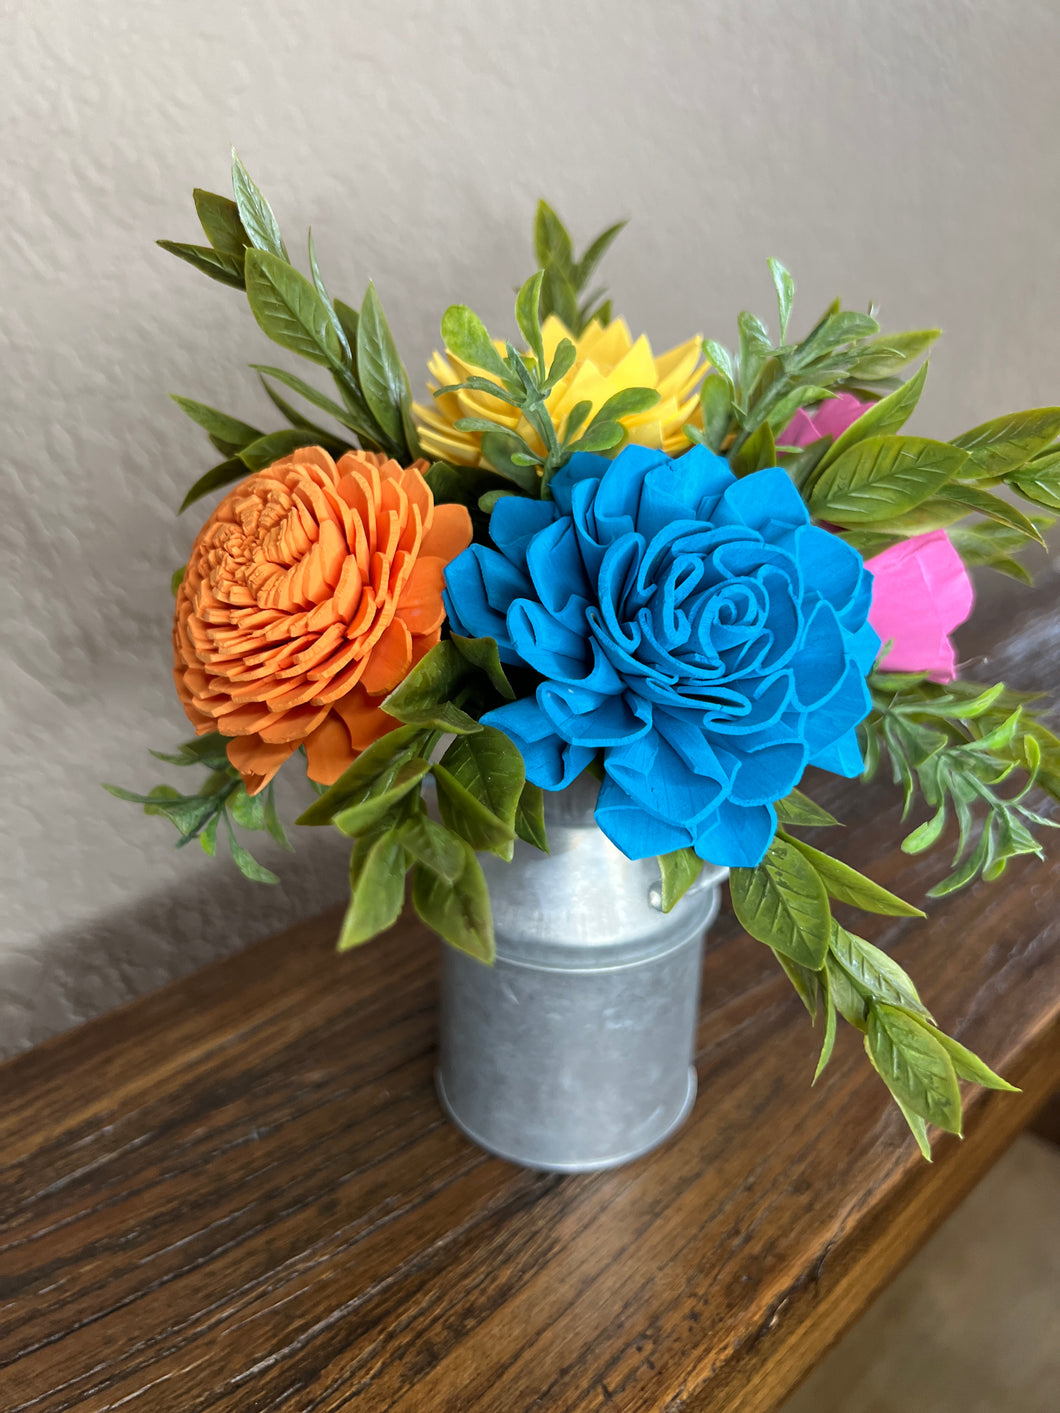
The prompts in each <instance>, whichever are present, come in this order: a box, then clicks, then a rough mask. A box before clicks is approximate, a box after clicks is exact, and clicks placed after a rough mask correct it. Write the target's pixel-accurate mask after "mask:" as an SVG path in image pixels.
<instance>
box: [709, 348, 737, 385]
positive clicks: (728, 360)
mask: <svg viewBox="0 0 1060 1413" xmlns="http://www.w3.org/2000/svg"><path fill="white" fill-rule="evenodd" d="M703 353H704V356H705V357H706V360H707V362H708V363H709V364H710V365H711V367H712V368H716V369H717V370H718V372H719V373H721V374H722V375H723V376H724V377H726V378H728V380H729V386H730V387H735V385H736V364H735V362H734V361H733V356H732V354H731V353H730V352H729V350H728V349H727V348H726V347H725V346H724V344H720V343H716V342H715V341H714V339H704V340H703Z"/></svg>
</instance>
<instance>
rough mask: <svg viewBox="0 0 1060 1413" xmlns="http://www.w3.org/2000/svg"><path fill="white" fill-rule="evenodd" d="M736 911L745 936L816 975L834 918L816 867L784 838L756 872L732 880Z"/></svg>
mask: <svg viewBox="0 0 1060 1413" xmlns="http://www.w3.org/2000/svg"><path fill="white" fill-rule="evenodd" d="M729 891H730V894H731V896H732V905H733V910H734V912H735V913H736V916H737V918H738V919H739V922H740V925H741V926H742V927H743V928H744V930H745V931H746V932H749V933H750V935H751V936H752V937H754V938H756V939H757V940H758V941H759V942H764V943H765V944H766V946H768V947H772V948H773V949H774V950H775V951H778V952H783V953H784V955H785V956H786V957H790V958H791V959H792V960H793V961H796V962H798V963H800V965H802V966H805V967H809V968H810V969H811V970H812V971H817V970H819V968H820V967H821V965H822V964H823V962H824V959H825V956H826V955H827V953H828V939H829V935H830V931H831V914H830V912H829V909H828V895H827V894H826V892H825V889H824V884H823V883H822V882H821V879H820V877H819V876H818V874H817V872H816V870H815V869H813V868H812V867H811V866H810V864H809V863H807V861H806V860H805V859H804V858H803V857H802V855H801V854H800V853H799V851H798V850H797V849H796V848H794V847H793V846H792V845H791V844H790V843H788V842H787V841H785V840H783V839H774V841H773V843H772V844H770V846H769V849H768V850H767V852H766V856H765V858H764V859H763V860H762V862H761V863H760V864H759V865H758V867H757V868H735V869H733V870H732V873H731V874H730V876H729Z"/></svg>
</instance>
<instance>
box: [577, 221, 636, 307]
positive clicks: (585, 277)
mask: <svg viewBox="0 0 1060 1413" xmlns="http://www.w3.org/2000/svg"><path fill="white" fill-rule="evenodd" d="M627 224H628V223H627V222H626V221H616V222H615V224H614V225H613V226H608V228H607V230H606V231H601V232H600V234H599V235H598V236H597V237H596V239H595V240H594V241H593V242H592V243H591V244H590V245H589V246H587V247H586V250H585V254H584V255H583V256H582V258H581V259H580V260H579V261H578V262H577V264H576V265H575V266H574V270H573V275H574V283H575V285H576V286H577V288H578V289H584V288H585V286H586V285H587V284H588V283H589V281H590V280H591V279H592V277H593V275H594V274H595V273H596V268H597V266H598V265H599V264H600V261H601V260H602V259H603V258H604V256H605V255H606V254H607V251H608V249H609V248H610V245H611V242H612V241H613V240H614V238H615V237H616V236H617V235H618V233H619V231H622V230H624V229H625V227H626V225H627ZM603 322H604V323H605V324H607V323H609V322H610V320H608V319H605V320H604V321H603Z"/></svg>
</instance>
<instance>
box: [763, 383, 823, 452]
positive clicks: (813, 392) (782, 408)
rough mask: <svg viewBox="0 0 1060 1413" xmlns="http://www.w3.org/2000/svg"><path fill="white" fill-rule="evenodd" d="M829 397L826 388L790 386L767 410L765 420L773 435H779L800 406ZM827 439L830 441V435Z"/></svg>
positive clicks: (785, 428) (819, 401)
mask: <svg viewBox="0 0 1060 1413" xmlns="http://www.w3.org/2000/svg"><path fill="white" fill-rule="evenodd" d="M830 397H831V393H830V392H829V391H828V389H827V388H818V387H814V386H813V385H810V386H808V387H799V388H792V390H791V392H789V393H788V394H787V395H786V396H785V397H782V398H781V399H780V401H779V402H778V403H777V404H776V406H775V407H772V408H770V410H769V416H768V418H767V420H768V422H769V427H770V430H771V431H772V433H773V436H774V437H775V438H776V437H779V436H780V435H781V434H782V433H783V432H785V431H786V430H787V426H788V423H789V422H790V421H791V419H792V418H793V417H794V416H795V414H796V412H798V410H799V408H800V407H808V406H809V405H810V404H811V403H821V402H826V401H827V400H828V399H829V398H830ZM828 440H829V441H831V437H829V439H828ZM811 445H813V443H811ZM826 450H827V449H826ZM822 459H823V458H822Z"/></svg>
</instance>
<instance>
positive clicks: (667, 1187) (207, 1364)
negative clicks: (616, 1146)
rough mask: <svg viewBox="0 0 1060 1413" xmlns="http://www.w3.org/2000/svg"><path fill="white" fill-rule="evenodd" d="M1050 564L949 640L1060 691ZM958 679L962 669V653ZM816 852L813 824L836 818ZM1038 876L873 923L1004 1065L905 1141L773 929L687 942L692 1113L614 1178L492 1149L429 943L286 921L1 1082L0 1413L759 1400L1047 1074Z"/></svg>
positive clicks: (919, 1235)
mask: <svg viewBox="0 0 1060 1413" xmlns="http://www.w3.org/2000/svg"><path fill="white" fill-rule="evenodd" d="M1056 594H1057V578H1056V576H1055V575H1046V576H1044V583H1043V586H1042V589H1041V590H1040V591H1038V592H1036V593H1035V594H1034V595H1027V594H1026V593H1025V592H1023V591H1017V594H1016V596H1012V595H1010V594H1008V593H1006V592H1004V591H1002V592H998V591H997V590H996V589H995V590H994V592H993V594H992V596H991V598H990V600H989V603H988V611H987V612H985V613H982V614H981V615H980V616H979V618H978V619H977V624H976V627H975V634H974V635H967V636H966V637H965V639H964V640H963V647H964V650H965V652H966V653H968V654H970V655H975V654H979V653H983V652H986V651H988V650H989V649H990V646H991V642H992V641H993V640H995V639H1000V637H1001V636H1002V630H1001V625H1004V635H1005V643H1006V646H1005V648H1004V650H1003V651H1001V652H995V653H994V661H992V663H991V665H990V667H989V668H988V669H987V671H988V672H996V673H997V674H998V675H1006V676H1007V677H1008V678H1009V680H1010V681H1011V682H1012V684H1013V685H1021V686H1035V685H1047V684H1051V685H1053V686H1054V687H1055V686H1056V685H1057V684H1058V683H1060V646H1058V643H1057V638H1056V635H1055V633H1054V632H1053V630H1052V626H1051V605H1052V604H1054V603H1055V602H1056V601H1057V598H1056ZM970 675H976V674H975V673H974V672H973V673H972V674H970ZM821 798H822V802H823V803H826V804H829V805H830V806H831V807H832V808H838V809H839V810H840V811H842V810H843V809H844V806H845V813H846V817H847V818H848V819H852V818H853V816H854V812H855V811H857V814H858V816H859V818H858V821H857V822H856V823H854V824H852V827H850V828H849V829H848V830H847V831H846V832H845V834H844V837H843V848H842V852H843V853H844V854H845V856H846V857H847V858H848V859H850V860H851V861H853V862H856V863H858V864H859V865H861V866H863V867H865V868H867V869H868V871H870V872H871V873H872V874H873V875H874V876H875V877H877V878H878V879H879V880H880V881H881V882H882V883H884V884H885V885H888V886H890V887H893V888H897V889H898V890H899V891H901V892H903V893H904V894H905V895H906V896H909V897H912V898H914V899H916V898H919V897H922V895H923V892H924V890H925V889H926V887H927V886H929V883H930V882H931V881H932V880H933V879H934V878H937V877H939V876H940V873H941V870H942V868H944V866H945V865H944V861H943V860H940V859H936V860H933V861H932V860H927V861H925V860H923V859H921V860H917V861H913V860H910V859H907V858H905V857H904V856H903V855H902V854H901V853H900V852H899V850H898V847H897V839H898V828H897V809H896V807H895V803H894V796H893V794H892V792H891V791H890V790H889V789H888V788H885V787H884V786H882V785H881V786H879V787H874V788H873V789H871V790H869V791H861V792H859V791H857V790H856V789H854V788H852V787H850V786H847V785H836V784H832V785H830V786H829V788H828V790H827V792H826V793H824V794H823V795H821ZM832 837H833V838H834V836H832ZM1058 881H1060V849H1056V848H1054V850H1053V862H1052V863H1051V864H1036V863H1034V862H1033V861H1030V862H1027V863H1024V864H1021V865H1019V866H1016V867H1013V868H1011V869H1010V872H1009V873H1008V874H1007V875H1006V876H1005V879H1004V880H1003V881H1002V882H1001V883H999V884H995V885H993V886H980V887H977V888H975V889H973V890H971V891H970V892H966V893H963V894H959V895H958V896H957V897H956V898H954V899H951V900H949V901H947V902H946V903H944V904H939V905H934V906H932V907H931V917H930V921H929V922H927V923H917V922H915V921H914V922H911V923H907V922H904V921H900V920H890V921H887V920H881V925H880V926H879V927H878V928H877V929H876V930H875V931H874V932H871V933H870V935H871V936H872V937H873V939H874V940H876V941H877V942H881V943H883V944H884V945H886V946H887V947H888V948H890V949H892V950H893V952H894V955H895V956H896V957H897V959H898V960H899V961H900V962H901V963H902V964H903V965H905V966H907V967H908V968H909V969H910V970H911V971H912V973H913V975H914V977H915V978H916V980H917V981H918V982H919V984H920V990H921V993H922V994H923V996H924V998H925V1000H926V1001H927V1003H928V1004H929V1005H930V1006H932V1007H933V1008H934V1009H936V1011H937V1012H938V1016H939V1021H940V1024H942V1025H943V1026H945V1027H946V1028H947V1029H949V1030H950V1031H951V1032H952V1033H954V1034H955V1035H957V1036H958V1037H959V1038H960V1039H962V1040H963V1041H965V1042H966V1043H968V1044H971V1045H972V1046H973V1047H974V1048H976V1049H978V1050H979V1051H981V1053H983V1055H984V1056H985V1057H986V1058H987V1059H988V1060H989V1061H990V1062H991V1063H992V1064H994V1065H995V1066H996V1067H997V1068H999V1069H1000V1070H1001V1071H1002V1072H1003V1073H1004V1074H1006V1075H1007V1076H1008V1077H1009V1078H1010V1079H1011V1080H1013V1081H1014V1082H1015V1083H1017V1084H1020V1085H1022V1086H1023V1092H1022V1093H1021V1094H1019V1095H1004V1094H985V1093H984V1092H983V1091H980V1090H976V1091H973V1092H972V1095H971V1098H970V1103H969V1106H968V1114H967V1137H966V1138H965V1140H964V1142H963V1143H961V1142H958V1141H957V1140H955V1139H950V1138H941V1139H940V1141H939V1142H938V1143H937V1145H936V1155H935V1163H934V1165H933V1166H929V1165H928V1164H926V1163H924V1162H922V1161H921V1159H920V1158H919V1157H918V1155H917V1153H916V1150H915V1148H914V1146H913V1143H912V1141H911V1139H910V1138H909V1137H908V1136H907V1135H906V1134H905V1132H904V1131H903V1125H902V1123H901V1120H900V1119H899V1117H898V1115H897V1114H896V1112H895V1111H894V1109H893V1108H892V1107H891V1105H890V1103H889V1100H888V1099H887V1096H886V1094H885V1091H884V1089H883V1086H882V1085H881V1084H880V1082H879V1081H878V1080H877V1079H876V1078H875V1076H874V1075H873V1074H872V1073H871V1072H870V1070H869V1067H868V1064H867V1062H866V1061H865V1059H864V1057H863V1056H862V1055H861V1054H860V1053H859V1038H858V1037H857V1036H855V1035H853V1034H852V1033H849V1032H848V1033H846V1034H843V1033H841V1035H840V1040H839V1043H838V1045H837V1047H836V1056H835V1058H834V1059H833V1062H832V1065H831V1067H830V1068H829V1069H828V1071H827V1072H826V1074H825V1076H824V1078H823V1079H822V1080H821V1081H820V1082H819V1083H818V1085H817V1087H816V1089H815V1090H813V1091H812V1092H811V1089H810V1084H809V1081H810V1076H811V1074H812V1072H813V1067H814V1062H815V1057H816V1047H817V1044H818V1037H816V1036H815V1035H814V1034H813V1033H812V1031H811V1030H810V1027H809V1023H808V1020H807V1017H806V1015H805V1013H804V1011H803V1009H802V1006H801V1004H800V1003H799V1001H798V1000H797V999H796V998H795V996H794V994H793V993H792V991H791V989H790V987H789V985H788V983H787V981H786V980H785V979H784V977H783V976H781V975H780V974H779V973H778V972H777V970H776V967H775V964H774V963H773V961H772V959H771V957H770V956H769V954H768V953H767V952H766V950H765V949H764V948H762V947H760V946H759V945H758V944H756V943H754V942H752V941H750V940H749V939H748V938H747V937H745V936H744V935H743V934H742V933H741V932H740V931H739V929H738V928H737V927H736V926H735V924H734V922H733V920H732V918H731V916H725V917H724V918H723V920H722V921H721V922H719V924H718V925H717V927H716V929H715V931H713V932H712V934H711V940H710V945H709V947H708V951H707V956H706V961H705V969H704V985H703V995H704V1005H703V1016H702V1024H701V1028H700V1035H699V1047H698V1054H697V1062H698V1067H699V1077H700V1093H699V1099H698V1102H697V1104H696V1107H695V1110H694V1112H693V1114H692V1117H691V1119H690V1121H689V1123H688V1124H687V1126H686V1127H685V1129H684V1130H683V1131H682V1132H681V1133H680V1134H679V1135H678V1136H677V1137H676V1138H674V1139H673V1140H671V1141H670V1142H669V1143H668V1144H667V1145H666V1146H665V1147H664V1148H663V1149H662V1150H661V1151H659V1152H656V1153H654V1154H652V1155H650V1156H649V1157H647V1158H644V1159H641V1160H640V1161H639V1162H636V1163H634V1164H632V1165H631V1166H629V1167H627V1168H624V1169H621V1170H619V1171H617V1172H612V1173H607V1174H603V1175H596V1176H585V1177H556V1176H548V1175H541V1174H534V1173H529V1172H523V1171H520V1170H519V1169H518V1168H514V1167H512V1166H510V1165H508V1164H507V1163H503V1162H500V1161H498V1160H495V1159H492V1158H489V1157H487V1156H486V1155H485V1154H483V1153H481V1152H480V1151H479V1150H478V1149H476V1148H474V1147H473V1146H472V1145H471V1144H470V1143H468V1142H466V1141H465V1140H464V1139H463V1138H462V1137H461V1136H460V1134H459V1133H457V1131H456V1130H455V1129H454V1128H452V1127H451V1126H450V1125H449V1124H448V1123H446V1121H445V1120H444V1119H443V1117H442V1115H441V1112H440V1111H439V1108H438V1105H437V1103H436V1101H435V1098H434V1093H433V1089H432V1083H431V1075H432V1067H433V1049H434V1031H435V985H436V952H435V946H434V944H433V943H432V942H431V941H430V939H429V938H428V937H427V936H425V935H424V933H423V932H422V930H421V929H420V928H419V926H418V925H417V924H416V923H415V922H413V921H403V922H402V923H400V924H399V925H398V926H397V927H396V928H395V929H394V930H393V932H392V933H391V934H390V935H389V936H387V937H386V938H384V939H382V940H380V941H378V942H376V943H375V944H373V945H372V946H370V947H366V948H364V949H362V950H361V951H360V952H358V953H355V954H353V955H350V956H346V957H343V958H339V957H337V956H336V955H335V954H334V953H333V951H332V940H333V937H334V934H335V928H336V918H335V917H334V916H329V917H325V918H321V919H319V920H317V921H314V922H309V923H306V924H305V925H303V926H300V927H296V928H294V929H292V930H291V931H289V932H287V933H284V934H283V935H281V936H279V937H274V938H270V939H268V940H266V941H264V942H261V943H259V944H258V945H256V946H253V947H250V948H248V949H247V950H246V951H244V952H243V953H241V954H240V955H237V956H234V957H232V958H230V959H229V960H227V961H224V962H221V963H219V964H217V965H215V966H212V967H210V968H208V969H207V970H205V971H203V972H200V973H199V974H198V975H196V976H193V977H191V978H189V979H188V980H185V981H181V982H178V983H176V984H174V985H172V986H169V987H167V988H166V989H165V990H163V991H161V992H158V993H157V994H155V995H153V996H149V997H147V998H145V999H143V1000H141V1001H138V1002H136V1003H134V1004H133V1005H131V1006H127V1007H126V1008H125V1009H124V1010H122V1011H119V1012H117V1013H116V1014H113V1015H111V1016H107V1017H104V1018H102V1019H100V1020H97V1021H94V1022H92V1023H91V1024H89V1025H86V1026H84V1027H82V1028H81V1029H79V1030H76V1031H74V1032H72V1033H70V1034H67V1035H64V1036H60V1037H58V1038H57V1039H55V1040H53V1041H51V1042H49V1043H48V1044H46V1045H43V1046H41V1047H39V1048H38V1049H37V1050H35V1051H32V1052H30V1053H28V1054H26V1055H24V1056H22V1057H20V1058H18V1059H16V1060H14V1061H12V1062H10V1063H9V1064H7V1065H6V1066H4V1067H2V1068H0V1170H2V1187H0V1190H2V1193H3V1206H2V1209H0V1216H2V1218H3V1224H2V1226H0V1408H2V1409H3V1413H30V1410H32V1413H59V1410H60V1409H77V1410H79V1413H102V1410H104V1409H108V1410H110V1409H119V1408H120V1409H122V1410H132V1413H140V1410H143V1413H170V1410H172V1411H173V1413H207V1410H209V1413H228V1411H229V1410H241V1411H242V1410H255V1413H264V1410H278V1409H284V1410H292V1413H311V1410H312V1413H325V1410H335V1409H346V1408H356V1409H358V1410H363V1413H383V1410H394V1413H526V1410H531V1409H536V1410H544V1411H545V1413H595V1410H619V1413H641V1410H660V1413H661V1411H662V1410H665V1413H678V1410H680V1413H692V1410H725V1413H741V1411H742V1410H757V1413H762V1410H769V1409H773V1408H775V1407H776V1406H777V1404H778V1403H779V1402H780V1401H781V1400H782V1399H783V1398H784V1396H785V1395H786V1394H787V1393H789V1392H790V1391H791V1390H792V1389H793V1388H794V1387H795V1385H796V1384H797V1383H798V1382H799V1380H800V1379H801V1378H802V1377H803V1376H804V1374H806V1373H807V1372H808V1370H809V1369H810V1368H811V1367H812V1366H813V1365H814V1363H815V1362H816V1361H817V1360H818V1358H819V1357H820V1355H821V1354H822V1353H823V1351H824V1350H825V1349H827V1347H828V1346H829V1345H830V1344H831V1343H832V1342H833V1341H834V1340H835V1339H836V1338H837V1337H838V1336H839V1335H840V1334H841V1333H842V1332H843V1331H844V1330H845V1329H846V1328H847V1327H848V1326H849V1325H850V1324H851V1323H852V1322H853V1321H854V1320H855V1319H856V1318H857V1316H858V1314H859V1312H860V1311H861V1310H862V1309H863V1308H864V1307H865V1306H866V1304H867V1303H868V1302H869V1301H870V1300H871V1299H872V1297H873V1295H874V1294H875V1293H876V1292H877V1291H879V1290H880V1288H881V1287H882V1286H883V1285H884V1284H885V1283H886V1281H888V1280H889V1279H890V1277H891V1276H893V1275H894V1273H895V1272H896V1271H897V1269H898V1268H899V1267H900V1266H901V1265H902V1264H903V1263H904V1262H905V1260H906V1259H907V1258H908V1257H909V1256H910V1255H911V1254H912V1252H913V1251H914V1250H915V1249H916V1248H917V1246H918V1245H919V1244H920V1242H921V1241H922V1240H923V1239H924V1237H925V1236H926V1235H927V1234H928V1233H929V1232H930V1231H931V1230H932V1229H933V1228H934V1227H935V1226H936V1225H937V1224H938V1223H939V1222H940V1221H941V1220H942V1218H943V1217H944V1216H945V1215H946V1214H947V1213H948V1212H949V1211H950V1210H951V1209H952V1208H953V1207H954V1206H956V1204H957V1203H958V1202H959V1201H960V1200H961V1198H962V1197H963V1196H964V1195H965V1194H966V1193H967V1192H968V1191H969V1190H970V1189H971V1187H972V1186H973V1185H974V1184H975V1182H976V1181H977V1180H978V1178H979V1177H980V1176H981V1174H982V1173H983V1172H984V1171H985V1170H986V1168H987V1167H989V1165H990V1164H991V1163H992V1162H993V1161H994V1160H995V1159H996V1158H997V1157H998V1155H999V1154H1000V1153H1001V1152H1002V1151H1003V1150H1004V1149H1005V1147H1006V1146H1007V1145H1008V1144H1009V1143H1010V1142H1011V1141H1012V1139H1013V1138H1014V1137H1015V1136H1016V1134H1017V1133H1019V1131H1020V1130H1021V1129H1022V1128H1023V1127H1024V1126H1025V1125H1026V1124H1027V1122H1028V1121H1029V1120H1030V1118H1031V1117H1032V1116H1033V1114H1034V1112H1035V1110H1036V1109H1037V1108H1038V1107H1039V1106H1040V1105H1041V1104H1042V1103H1043V1102H1044V1101H1045V1100H1046V1098H1047V1097H1048V1094H1049V1093H1050V1091H1051V1090H1052V1088H1053V1087H1054V1086H1055V1085H1056V1084H1057V1082H1058V1080H1060V1059H1058V1047H1057V1017H1058V1013H1060V957H1058V954H1057V953H1058V949H1057V948H1056V945H1055V944H1056V941H1057V937H1058V935H1060V921H1058V918H1057V909H1056V902H1055V897H1056V895H1055V891H1054V890H1055V888H1056V885H1057V882H1058Z"/></svg>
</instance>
